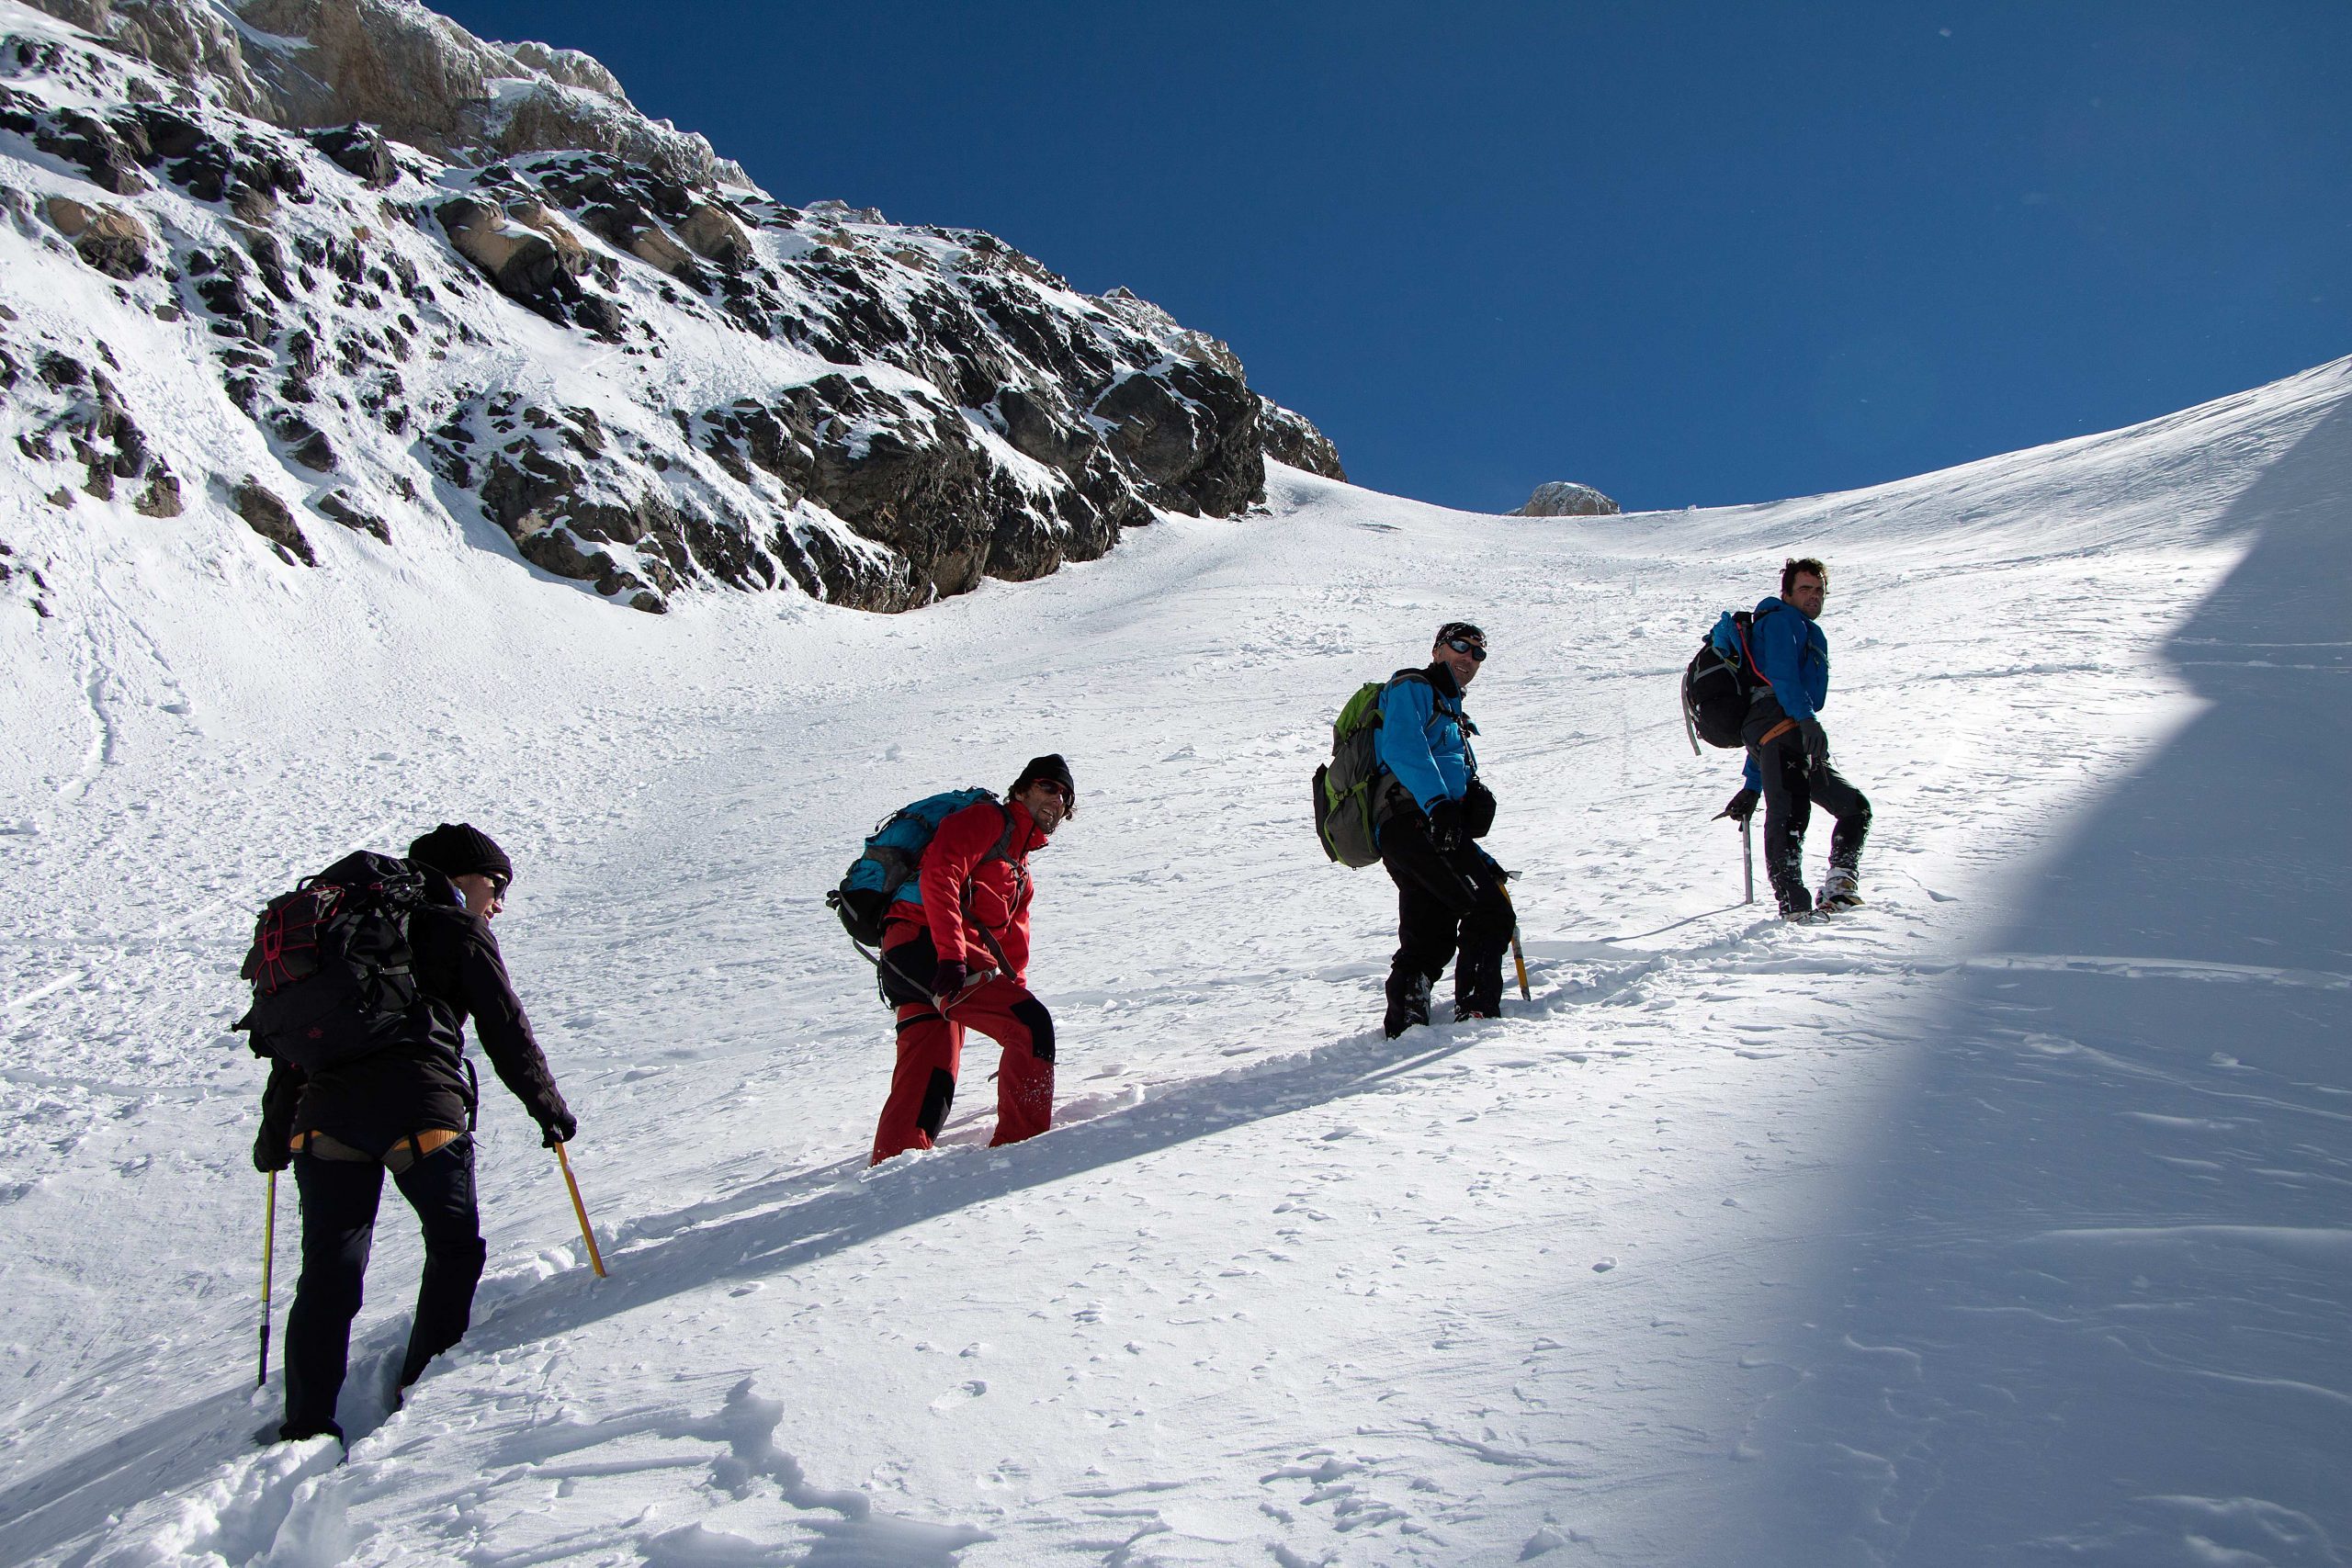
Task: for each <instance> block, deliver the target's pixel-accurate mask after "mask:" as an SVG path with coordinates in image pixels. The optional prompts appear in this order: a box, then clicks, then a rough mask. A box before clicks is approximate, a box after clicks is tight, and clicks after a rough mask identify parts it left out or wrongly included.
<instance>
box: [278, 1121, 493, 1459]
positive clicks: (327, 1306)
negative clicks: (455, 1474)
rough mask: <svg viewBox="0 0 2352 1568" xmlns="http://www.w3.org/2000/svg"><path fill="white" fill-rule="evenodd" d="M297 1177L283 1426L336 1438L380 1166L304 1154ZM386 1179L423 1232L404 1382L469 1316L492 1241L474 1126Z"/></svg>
mask: <svg viewBox="0 0 2352 1568" xmlns="http://www.w3.org/2000/svg"><path fill="white" fill-rule="evenodd" d="M294 1179H295V1182H296V1184H297V1185H298V1186H299V1187H300V1189H301V1193H302V1279H301V1282H300V1284H298V1285H297V1286H296V1287H295V1289H294V1310H293V1312H292V1313H290V1314H288V1317H287V1320H286V1425H285V1426H284V1427H281V1428H280V1432H281V1434H282V1435H283V1436H285V1437H288V1438H308V1437H315V1436H316V1435H318V1434H319V1433H322V1432H329V1433H333V1434H334V1436H335V1437H336V1438H341V1437H342V1436H343V1428H342V1427H339V1426H337V1425H336V1424H335V1418H334V1404H335V1398H336V1396H337V1395H338V1394H340V1393H342V1392H343V1379H344V1373H345V1371H346V1370H347V1369H348V1367H349V1364H350V1358H351V1320H352V1319H353V1318H355V1317H356V1316H357V1315H358V1314H359V1303H360V1300H361V1297H362V1294H363V1291H362V1286H363V1283H364V1281H365V1279H366V1276H367V1273H368V1248H369V1247H370V1246H371V1245H372V1244H373V1243H374V1241H375V1237H376V1209H377V1205H378V1203H379V1201H381V1200H382V1196H383V1190H384V1168H383V1167H382V1166H380V1165H378V1164H377V1163H375V1162H374V1161H373V1160H365V1161H362V1160H334V1159H321V1158H318V1157H316V1156H311V1155H307V1154H300V1155H296V1156H294ZM392 1180H393V1182H394V1183H395V1184H396V1185H397V1186H398V1187H399V1188H400V1190H401V1197H403V1198H405V1199H407V1200H408V1202H409V1207H411V1208H413V1209H414V1210H415V1211H416V1218H417V1223H418V1224H420V1225H421V1226H422V1227H423V1228H424V1282H423V1283H422V1285H420V1286H419V1288H418V1290H417V1293H416V1319H415V1322H414V1323H413V1325H411V1327H410V1329H409V1337H408V1356H407V1359H405V1360H403V1361H402V1362H401V1387H402V1388H406V1387H407V1386H408V1385H409V1384H411V1383H413V1382H415V1381H416V1380H417V1379H418V1378H419V1377H421V1376H423V1375H424V1367H425V1363H426V1362H428V1361H430V1360H432V1359H433V1358H434V1357H435V1356H437V1355H439V1354H440V1353H441V1352H442V1351H444V1350H447V1348H449V1347H450V1346H452V1345H455V1344H456V1343H457V1342H458V1340H460V1339H462V1338H464V1337H465V1335H466V1325H467V1324H468V1323H469V1321H471V1319H472V1316H473V1305H474V1286H475V1285H476V1284H478V1283H480V1282H481V1269H482V1263H483V1261H484V1259H485V1258H487V1257H488V1256H489V1251H488V1248H487V1247H484V1246H483V1244H482V1239H481V1216H480V1213H479V1212H478V1211H477V1210H476V1208H475V1206H474V1141H473V1138H472V1135H471V1134H468V1135H466V1136H464V1137H461V1138H458V1140H457V1141H456V1142H454V1143H449V1144H445V1145H442V1146H441V1147H440V1148H437V1149H435V1150H434V1151H433V1152H432V1153H431V1154H429V1155H427V1156H424V1158H423V1159H420V1160H418V1161H416V1162H415V1163H414V1164H413V1165H411V1166H410V1167H409V1168H407V1169H405V1170H403V1171H401V1172H400V1173H399V1174H398V1175H396V1176H394V1177H393V1178H392Z"/></svg>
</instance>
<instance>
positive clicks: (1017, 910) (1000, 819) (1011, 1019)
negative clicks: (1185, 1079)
mask: <svg viewBox="0 0 2352 1568" xmlns="http://www.w3.org/2000/svg"><path fill="white" fill-rule="evenodd" d="M1077 812H1078V788H1077V785H1076V784H1073V783H1072V782H1071V779H1070V772H1069V763H1067V762H1065V761H1062V759H1061V757H1060V756H1059V755H1058V754H1056V755H1052V756H1046V757H1039V758H1036V759H1035V760H1034V761H1031V762H1030V764H1029V765H1028V766H1027V767H1025V768H1023V769H1022V770H1021V776H1020V777H1019V778H1018V779H1016V780H1014V781H1013V784H1012V790H1011V791H1010V792H1008V793H1007V795H1006V796H1005V798H1004V801H1003V803H1002V804H999V803H998V802H996V801H993V800H983V801H979V802H978V803H976V804H974V805H971V806H967V807H964V809H963V810H961V811H958V812H956V814H955V815H953V816H951V817H949V818H947V819H946V820H945V821H944V822H942V823H940V825H939V831H938V832H937V833H935V834H933V837H932V840H931V843H930V844H929V845H928V846H927V847H926V848H925V849H924V850H923V852H922V873H921V874H920V876H919V877H917V879H916V880H915V881H913V882H911V883H910V884H909V885H908V886H906V887H905V888H903V889H902V890H901V891H900V893H899V897H898V899H897V901H896V902H894V903H893V904H892V905H891V906H890V914H889V919H888V924H887V925H886V927H885V928H884V931H883V936H882V964H881V967H882V991H883V995H884V996H886V997H888V998H889V1000H890V1001H891V1002H892V1003H894V1004H895V1005H896V1006H897V1008H898V1012H899V1065H898V1068H897V1070H896V1071H894V1072H893V1073H892V1074H891V1075H890V1098H889V1100H888V1101H887V1102H885V1103H884V1105H883V1107H882V1122H881V1125H880V1126H879V1127H877V1128H876V1129H875V1133H874V1159H873V1163H874V1164H876V1165H879V1164H881V1163H882V1162H883V1161H884V1160H886V1159H888V1158H889V1157H890V1156H892V1155H896V1154H903V1153H905V1152H906V1151H907V1150H909V1149H927V1148H929V1147H931V1146H932V1141H933V1139H935V1138H937V1137H938V1136H939V1130H940V1128H942V1127H944V1126H945V1125H946V1124H947V1111H948V1107H949V1106H951V1105H953V1104H954V1103H955V1100H956V1066H957V1063H958V1062H959V1060H960V1059H961V1058H962V1056H963V1054H964V1032H965V1031H966V1030H967V1029H977V1030H978V1031H979V1032H981V1033H983V1034H985V1035H987V1036H988V1037H989V1039H991V1040H994V1041H995V1042H996V1043H998V1044H1000V1045H1001V1046H1003V1047H1004V1057H1003V1060H1002V1061H1001V1063H1000V1064H999V1066H998V1068H997V1082H996V1136H995V1137H994V1138H992V1139H990V1140H989V1143H990V1145H997V1144H1015V1143H1019V1142H1020V1141H1021V1140H1022V1139H1023V1138H1034V1137H1035V1136H1036V1135H1037V1134H1040V1133H1042V1132H1044V1131H1045V1130H1046V1128H1048V1127H1050V1126H1052V1125H1053V1124H1054V1020H1053V1015H1051V1014H1050V1013H1048V1012H1046V1007H1045V1004H1044V1003H1043V1002H1040V1001H1039V1000H1038V999H1037V998H1035V997H1034V996H1032V995H1031V994H1030V992H1029V894H1030V886H1029V852H1030V851H1032V850H1035V849H1036V848H1038V847H1040V846H1041V845H1043V844H1044V843H1045V841H1046V839H1048V838H1049V837H1051V836H1052V834H1053V831H1054V829H1057V828H1058V827H1060V826H1061V825H1062V823H1063V821H1064V820H1065V819H1067V818H1070V817H1073V816H1075V815H1076V814H1077Z"/></svg>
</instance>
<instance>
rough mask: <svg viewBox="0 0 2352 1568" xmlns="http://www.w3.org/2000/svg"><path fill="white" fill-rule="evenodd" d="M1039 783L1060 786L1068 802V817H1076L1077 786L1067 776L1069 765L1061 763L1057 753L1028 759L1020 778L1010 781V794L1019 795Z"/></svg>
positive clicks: (1052, 752) (1059, 754)
mask: <svg viewBox="0 0 2352 1568" xmlns="http://www.w3.org/2000/svg"><path fill="white" fill-rule="evenodd" d="M1039 783H1044V784H1059V785H1061V786H1062V789H1063V791H1064V795H1063V798H1064V799H1066V800H1067V801H1069V815H1071V816H1072V817H1075V816H1077V815H1078V784H1077V781H1075V780H1073V779H1072V778H1071V777H1070V776H1069V763H1068V762H1065V761H1062V754H1061V753H1060V752H1059V751H1049V752H1047V753H1046V755H1045V756H1042V757H1032V758H1030V759H1029V765H1028V766H1027V767H1025V768H1023V769H1022V770H1021V776H1020V777H1019V778H1017V779H1015V780H1013V781H1012V793H1013V794H1014V795H1019V794H1020V793H1021V792H1022V791H1023V790H1024V789H1027V788H1028V787H1029V786H1030V785H1031V784H1039Z"/></svg>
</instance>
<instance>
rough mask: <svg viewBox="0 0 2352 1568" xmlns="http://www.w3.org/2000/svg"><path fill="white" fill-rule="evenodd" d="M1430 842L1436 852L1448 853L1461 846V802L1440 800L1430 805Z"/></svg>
mask: <svg viewBox="0 0 2352 1568" xmlns="http://www.w3.org/2000/svg"><path fill="white" fill-rule="evenodd" d="M1430 846H1431V847H1432V848H1434V849H1435V850H1436V851H1437V852H1438V853H1440V854H1442V855H1450V854H1452V853H1453V852H1455V851H1456V850H1459V849H1460V848H1461V847H1462V803H1461V802H1460V801H1458V800H1441V801H1439V802H1438V803H1437V804H1436V805H1435V806H1432V807H1430Z"/></svg>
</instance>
